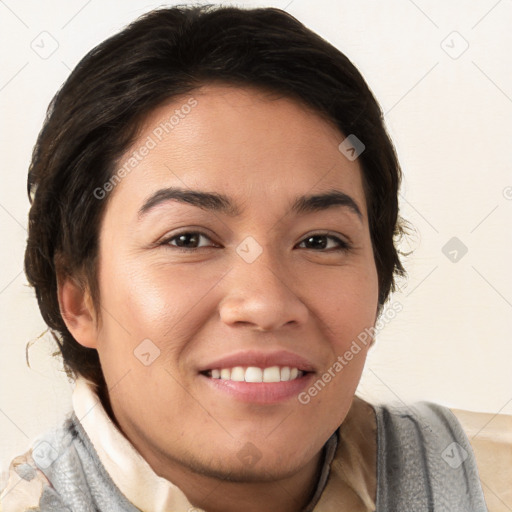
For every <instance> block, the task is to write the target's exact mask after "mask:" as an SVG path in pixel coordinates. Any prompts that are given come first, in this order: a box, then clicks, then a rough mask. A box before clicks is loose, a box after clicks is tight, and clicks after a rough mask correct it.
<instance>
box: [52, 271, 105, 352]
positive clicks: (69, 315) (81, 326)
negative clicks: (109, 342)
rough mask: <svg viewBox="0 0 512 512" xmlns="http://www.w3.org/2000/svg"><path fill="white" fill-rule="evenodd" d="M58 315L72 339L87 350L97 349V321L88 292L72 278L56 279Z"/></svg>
mask: <svg viewBox="0 0 512 512" xmlns="http://www.w3.org/2000/svg"><path fill="white" fill-rule="evenodd" d="M57 290H58V298H59V307H60V314H61V315H62V318H63V320H64V322H65V324H66V327H67V328H68V331H69V332H70V333H71V335H72V336H73V338H75V340H76V341H77V342H78V343H80V345H83V346H84V347H87V348H97V321H96V312H95V310H94V307H93V304H92V299H91V296H90V293H89V290H88V289H87V288H86V289H84V288H83V287H81V286H80V285H79V284H78V283H77V282H76V281H75V280H74V279H73V278H72V277H62V278H60V277H59V278H57Z"/></svg>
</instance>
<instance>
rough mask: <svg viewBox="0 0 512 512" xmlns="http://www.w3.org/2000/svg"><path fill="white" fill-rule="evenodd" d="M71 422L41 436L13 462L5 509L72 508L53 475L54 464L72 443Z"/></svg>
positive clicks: (1, 506)
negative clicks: (61, 497) (65, 499)
mask: <svg viewBox="0 0 512 512" xmlns="http://www.w3.org/2000/svg"><path fill="white" fill-rule="evenodd" d="M70 425H71V421H70V419H67V420H66V421H64V423H63V424H62V425H60V426H58V427H55V428H53V429H51V430H49V431H47V432H45V433H44V434H42V435H40V436H38V437H37V438H36V439H34V441H33V442H32V443H31V447H30V449H29V450H28V451H27V452H25V453H24V454H22V455H19V456H17V457H15V458H14V459H13V460H12V461H11V463H10V465H9V469H8V476H7V478H8V480H7V484H6V486H5V488H4V489H3V490H2V492H1V494H0V510H2V512H22V511H28V510H52V511H55V512H64V511H68V510H69V509H68V508H67V507H65V506H64V504H63V503H62V500H61V499H60V497H59V495H58V494H57V492H56V491H55V489H54V487H53V485H52V481H51V476H50V475H51V474H52V466H54V465H56V464H55V463H56V461H57V460H58V459H62V457H63V455H65V453H66V451H67V449H68V448H69V447H70V445H71V441H72V438H73V435H72V432H71V429H70Z"/></svg>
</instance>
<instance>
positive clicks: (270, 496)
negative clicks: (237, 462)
mask: <svg viewBox="0 0 512 512" xmlns="http://www.w3.org/2000/svg"><path fill="white" fill-rule="evenodd" d="M324 451H325V450H324V449H322V450H321V451H320V452H319V453H318V454H317V455H316V456H315V457H314V458H313V459H312V460H311V461H310V462H309V463H308V464H306V465H305V466H303V467H301V468H300V470H299V471H297V472H296V473H294V474H292V475H289V476H286V477H283V478H280V479H273V480H266V481H252V482H233V481H229V480H228V478H226V479H224V480H222V479H219V478H212V477H209V476H205V475H201V474H198V473H196V472H193V471H191V470H190V469H189V468H184V467H179V466H176V465H173V466H172V467H170V466H169V465H167V466H166V468H165V469H162V470H161V471H160V467H159V463H158V461H151V460H148V462H149V464H150V465H151V466H152V467H153V469H154V470H155V472H156V473H157V474H158V475H159V476H162V477H163V478H166V479H167V480H169V481H171V482H173V483H174V484H175V485H177V486H178V487H179V488H180V489H181V490H182V491H183V493H184V494H185V495H186V496H187V498H188V500H189V501H190V503H191V504H193V505H194V506H195V507H198V508H201V509H203V510H208V512H240V510H243V511H244V512H261V510H272V511H273V512H297V511H298V510H303V509H304V508H305V507H306V506H307V505H308V503H309V502H310V501H311V499H312V498H313V496H314V494H315V490H316V488H317V485H318V481H319V476H320V473H321V470H322V466H323V462H324Z"/></svg>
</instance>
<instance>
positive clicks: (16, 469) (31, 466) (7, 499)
mask: <svg viewBox="0 0 512 512" xmlns="http://www.w3.org/2000/svg"><path fill="white" fill-rule="evenodd" d="M45 487H50V488H51V484H50V482H49V480H48V479H47V478H46V476H45V475H44V473H43V472H42V471H41V470H40V469H39V468H38V467H37V466H36V464H35V462H34V459H33V457H32V450H29V451H28V452H26V453H24V454H23V455H20V456H18V457H16V458H15V459H13V460H12V462H11V464H10V466H9V474H8V481H7V485H6V487H5V489H4V490H3V492H2V494H1V495H0V504H1V507H0V508H1V510H2V511H3V512H21V511H24V510H31V509H38V508H39V502H40V499H41V496H42V494H43V492H44V489H45Z"/></svg>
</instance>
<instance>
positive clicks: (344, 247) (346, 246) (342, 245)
mask: <svg viewBox="0 0 512 512" xmlns="http://www.w3.org/2000/svg"><path fill="white" fill-rule="evenodd" d="M183 235H200V236H203V237H205V238H208V240H210V241H212V240H211V238H210V237H209V236H208V235H207V234H205V233H203V232H201V231H183V232H181V233H177V234H175V235H173V236H172V237H169V238H166V239H165V240H162V242H160V243H159V244H158V245H160V246H167V247H172V249H173V250H178V251H180V252H195V251H198V250H200V249H205V247H189V248H186V247H178V246H175V245H171V244H170V242H171V241H173V240H175V239H176V238H179V237H180V236H183ZM315 237H325V238H330V239H331V240H334V241H335V242H336V243H337V244H338V245H339V247H338V248H334V249H333V248H331V249H321V250H318V251H317V250H315V249H311V250H313V251H314V252H332V251H334V252H347V251H349V250H350V249H351V248H352V245H351V244H350V243H349V242H346V241H345V240H342V239H341V238H339V237H337V236H333V235H330V234H328V233H313V234H312V235H308V236H307V237H306V238H304V239H303V240H302V241H301V242H300V243H299V245H300V244H302V243H304V242H305V241H306V240H308V239H309V238H315ZM209 247H211V246H209Z"/></svg>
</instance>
